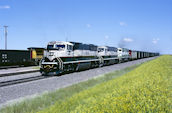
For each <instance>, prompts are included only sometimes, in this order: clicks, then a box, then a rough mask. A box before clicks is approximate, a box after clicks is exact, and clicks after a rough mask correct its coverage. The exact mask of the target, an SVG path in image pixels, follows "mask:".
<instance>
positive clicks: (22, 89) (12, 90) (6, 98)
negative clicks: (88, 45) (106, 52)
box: [0, 57, 157, 108]
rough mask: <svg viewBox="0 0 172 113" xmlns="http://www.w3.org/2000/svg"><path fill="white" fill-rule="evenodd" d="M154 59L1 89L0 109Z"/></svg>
mask: <svg viewBox="0 0 172 113" xmlns="http://www.w3.org/2000/svg"><path fill="white" fill-rule="evenodd" d="M154 58H157V57H151V58H145V59H140V60H135V61H131V62H125V63H121V64H115V65H111V66H105V67H101V68H95V69H90V70H86V71H81V72H74V73H70V74H65V75H62V76H53V77H49V78H47V79H41V80H36V81H32V82H27V83H21V84H16V85H12V86H6V87H1V88H0V108H1V107H2V106H3V105H6V104H9V103H13V102H15V101H18V100H21V99H22V98H26V97H29V98H30V97H33V96H35V95H38V94H41V93H44V92H47V91H53V90H56V89H59V88H64V87H67V86H70V85H72V84H76V83H79V82H82V81H86V80H88V79H91V78H93V77H96V76H99V75H102V74H106V73H109V72H112V71H115V70H120V69H124V68H126V67H129V66H132V65H135V64H140V63H143V62H146V61H148V60H152V59H154ZM24 75H26V76H38V75H40V73H38V72H36V73H28V74H24ZM18 76H19V75H18ZM22 76H23V75H22Z"/></svg>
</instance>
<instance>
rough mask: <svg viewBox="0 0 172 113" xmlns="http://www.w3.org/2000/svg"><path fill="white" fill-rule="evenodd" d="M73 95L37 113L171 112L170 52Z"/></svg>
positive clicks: (171, 58) (171, 59)
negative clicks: (168, 54)
mask: <svg viewBox="0 0 172 113" xmlns="http://www.w3.org/2000/svg"><path fill="white" fill-rule="evenodd" d="M111 74H112V75H113V73H111ZM69 93H70V92H69ZM72 95H73V96H71V97H69V96H68V98H65V99H64V100H63V101H59V100H58V101H56V102H55V104H54V105H52V106H50V107H48V108H47V109H44V110H42V111H40V112H39V113H68V112H71V113H80V112H83V113H91V112H92V113H95V112H98V113H113V112H120V113H121V112H122V113H125V112H131V113H135V112H144V113H145V112H154V113H157V112H166V113H170V112H172V56H161V57H159V58H158V59H155V60H152V61H150V62H147V63H144V64H142V65H141V66H139V67H138V68H136V69H134V70H133V71H131V72H129V73H127V74H125V75H124V76H120V77H117V78H115V79H112V80H109V81H106V82H102V83H101V84H99V85H95V86H94V87H92V88H88V89H86V90H83V91H81V92H79V93H73V94H72Z"/></svg>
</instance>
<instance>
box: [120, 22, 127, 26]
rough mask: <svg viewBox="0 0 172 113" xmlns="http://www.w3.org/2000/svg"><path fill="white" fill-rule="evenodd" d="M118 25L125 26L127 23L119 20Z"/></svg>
mask: <svg viewBox="0 0 172 113" xmlns="http://www.w3.org/2000/svg"><path fill="white" fill-rule="evenodd" d="M119 25H120V26H127V24H126V23H125V22H119Z"/></svg>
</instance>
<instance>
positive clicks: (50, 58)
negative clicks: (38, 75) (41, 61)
mask: <svg viewBox="0 0 172 113" xmlns="http://www.w3.org/2000/svg"><path fill="white" fill-rule="evenodd" d="M54 58H55V54H54V52H49V55H48V59H49V60H50V61H52V60H53V59H54Z"/></svg>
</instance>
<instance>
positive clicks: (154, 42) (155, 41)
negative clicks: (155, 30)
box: [152, 38, 160, 44]
mask: <svg viewBox="0 0 172 113" xmlns="http://www.w3.org/2000/svg"><path fill="white" fill-rule="evenodd" d="M159 40H160V39H159V38H154V39H153V40H152V43H153V44H157V43H158V41H159Z"/></svg>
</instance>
